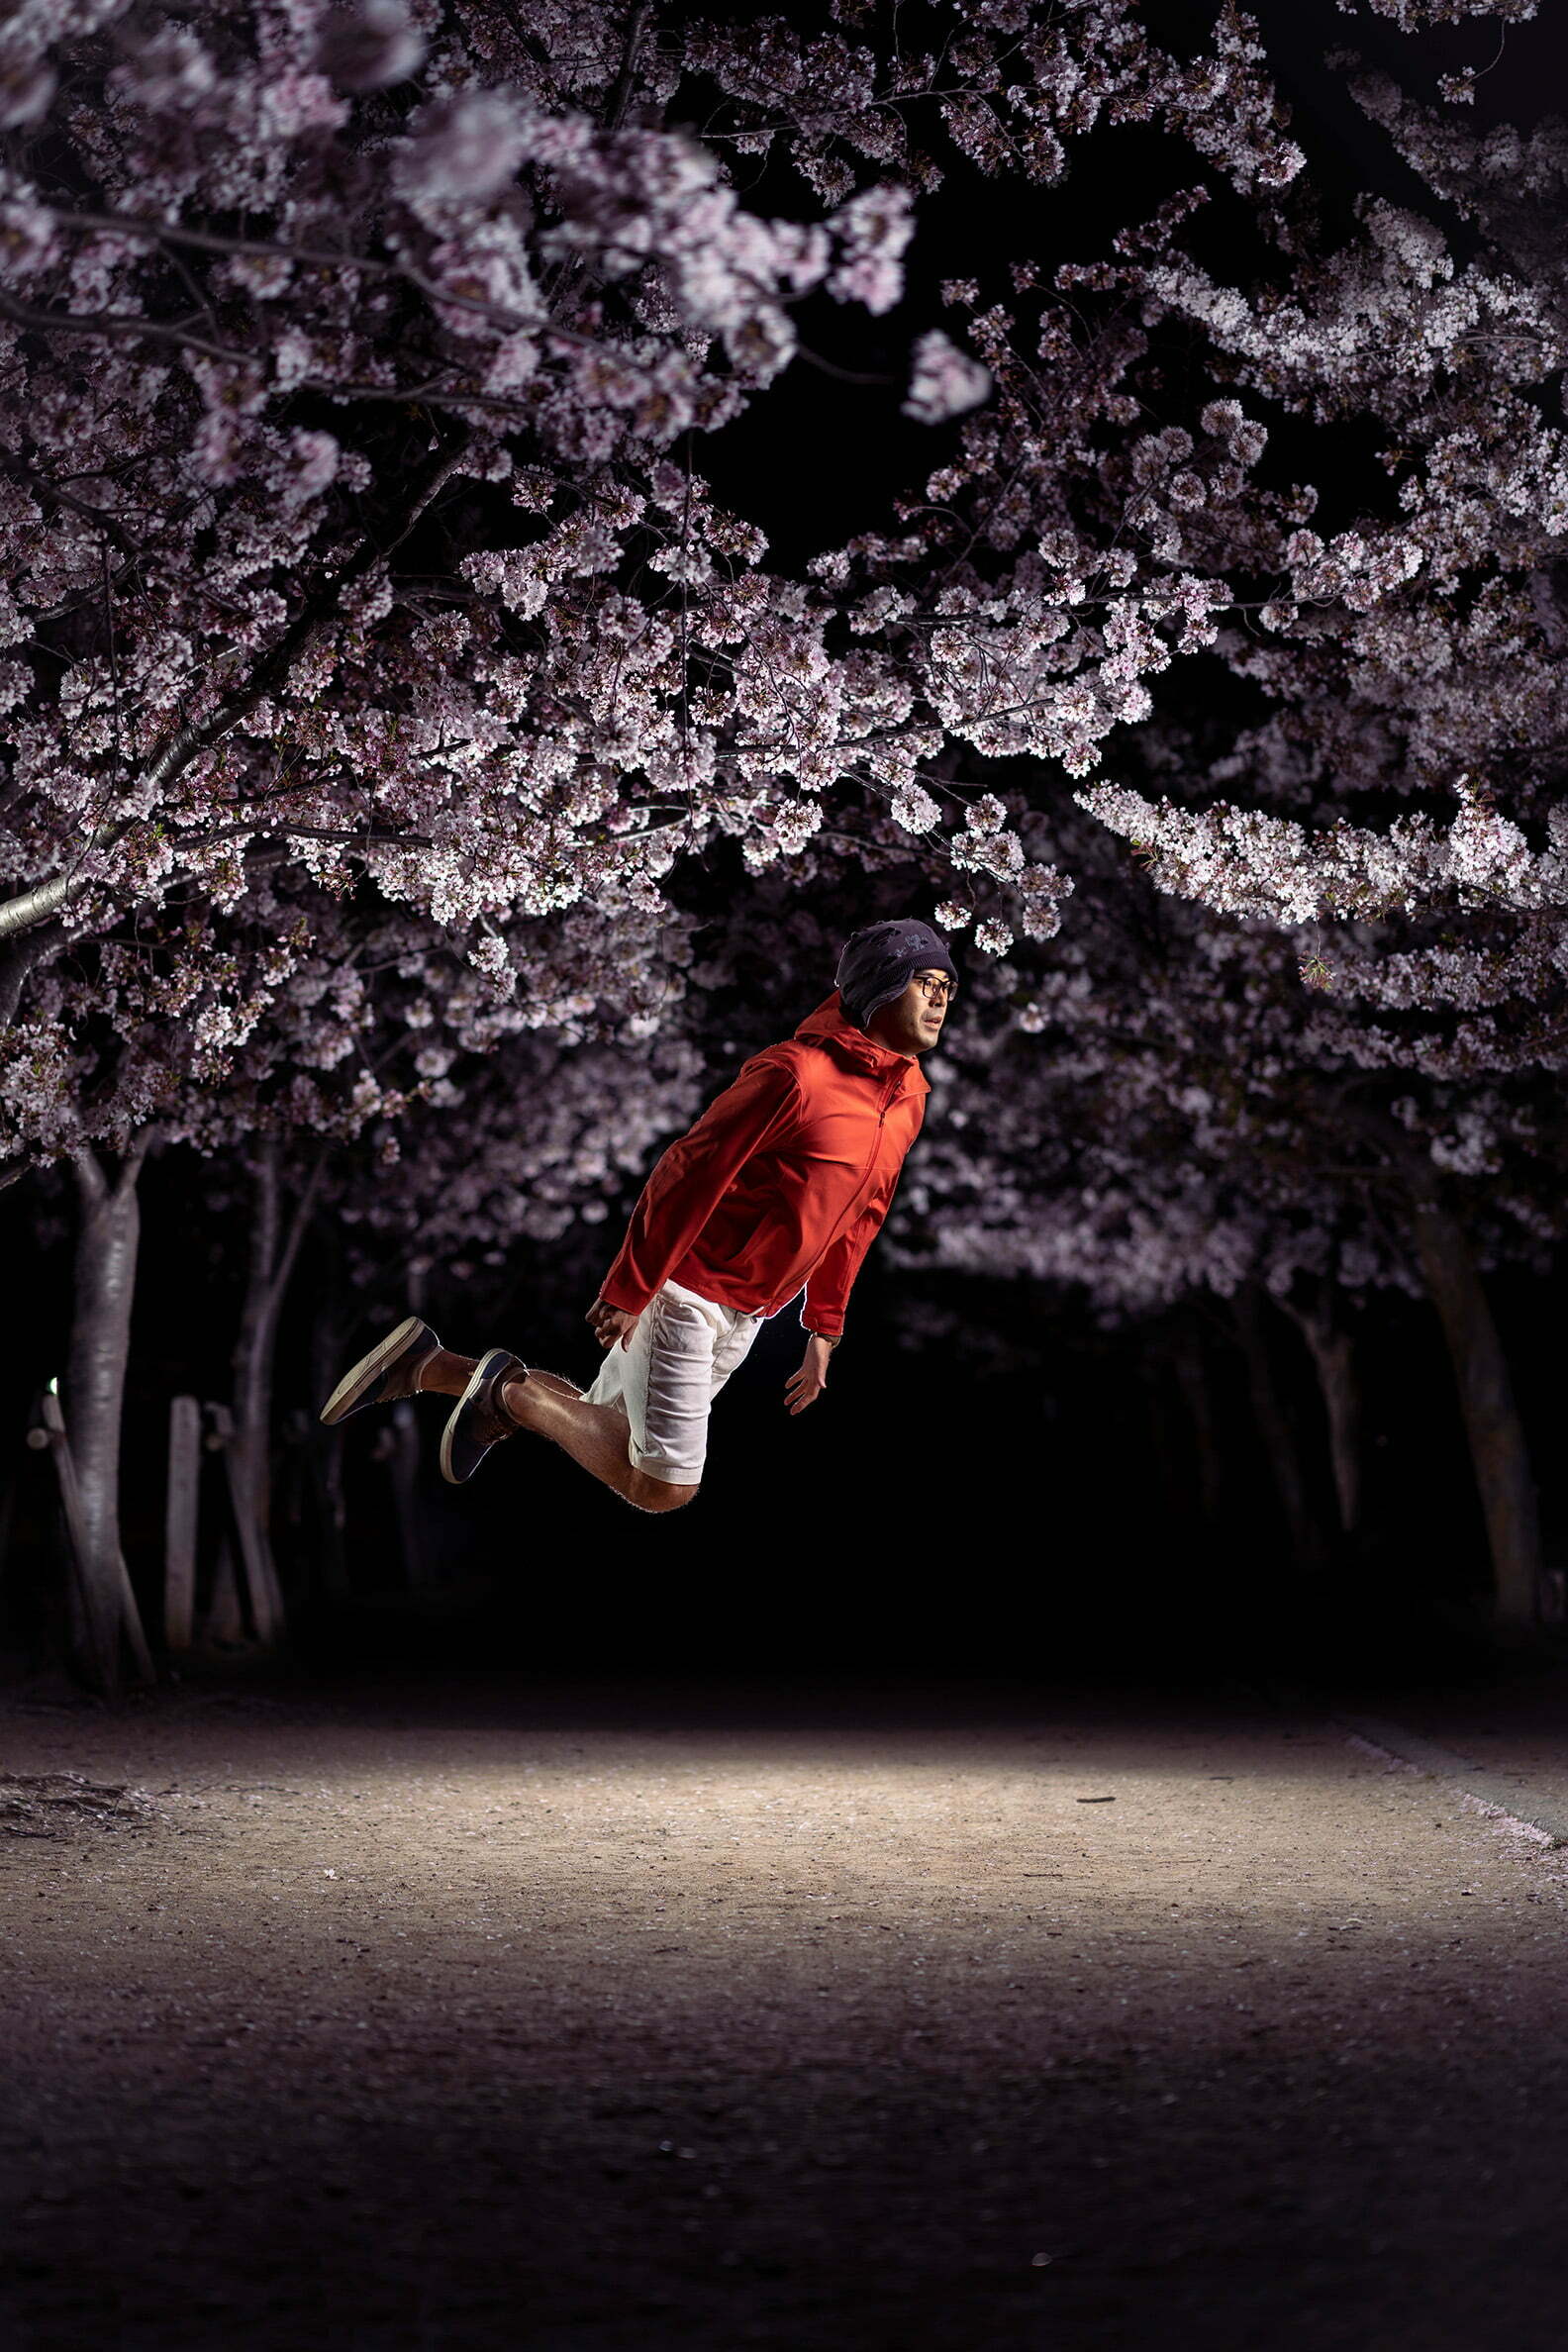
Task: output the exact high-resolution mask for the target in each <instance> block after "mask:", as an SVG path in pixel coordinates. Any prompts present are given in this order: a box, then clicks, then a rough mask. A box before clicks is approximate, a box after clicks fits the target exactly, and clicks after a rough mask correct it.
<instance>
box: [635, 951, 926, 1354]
mask: <svg viewBox="0 0 1568 2352" xmlns="http://www.w3.org/2000/svg"><path fill="white" fill-rule="evenodd" d="M930 1092H931V1087H930V1085H929V1084H928V1082H927V1080H926V1078H925V1077H924V1076H923V1075H922V1072H921V1066H920V1064H919V1062H918V1061H917V1060H916V1059H915V1057H914V1056H913V1054H908V1053H895V1052H894V1051H893V1049H892V1047H891V1046H889V1045H882V1044H879V1043H878V1042H877V1040H876V1038H875V1037H873V1036H870V1035H868V1034H867V1032H866V1031H865V1030H864V1029H856V1028H855V1026H854V1024H853V1023H852V1022H850V1021H847V1020H845V1018H844V1015H843V1013H842V1012H841V1010H840V1009H839V1002H838V992H837V990H836V989H834V991H833V995H832V996H831V997H827V998H825V999H824V1001H823V1003H822V1004H820V1005H819V1006H818V1007H817V1010H816V1012H815V1013H812V1014H809V1015H808V1016H807V1018H806V1020H804V1021H803V1022H802V1023H801V1025H800V1028H799V1029H797V1030H796V1031H795V1034H794V1036H793V1037H790V1038H788V1039H787V1040H786V1041H785V1042H784V1043H783V1044H780V1045H769V1046H768V1047H767V1048H766V1049H765V1050H764V1051H763V1052H761V1053H754V1054H753V1055H752V1056H751V1059H750V1060H749V1061H748V1062H745V1063H744V1064H743V1065H742V1066H741V1070H740V1074H739V1076H738V1077H737V1078H736V1079H735V1082H734V1084H733V1085H730V1086H727V1087H726V1088H725V1090H724V1093H723V1094H721V1095H716V1096H715V1098H714V1100H713V1101H712V1102H711V1103H710V1104H709V1106H708V1108H707V1110H706V1111H705V1112H704V1113H703V1115H702V1117H701V1119H699V1120H698V1122H697V1124H696V1126H695V1127H692V1128H691V1129H689V1131H688V1132H687V1133H686V1134H684V1135H681V1136H679V1137H678V1138H677V1140H676V1141H675V1142H673V1143H672V1144H670V1146H669V1148H668V1149H667V1150H666V1151H665V1153H664V1155H663V1157H662V1158H661V1159H660V1160H659V1162H658V1164H657V1165H656V1167H655V1168H654V1170H653V1173H652V1175H651V1176H650V1177H649V1178H648V1180H647V1183H646V1184H645V1185H644V1187H643V1189H642V1198H641V1199H640V1200H639V1201H638V1203H637V1208H636V1209H635V1210H634V1211H633V1214H632V1223H631V1225H630V1226H629V1227H628V1229H627V1237H626V1239H625V1241H624V1242H623V1243H622V1245H621V1250H620V1254H619V1256H618V1257H617V1258H616V1261H615V1264H614V1265H613V1266H612V1267H611V1269H610V1272H609V1274H608V1275H607V1276H606V1278H605V1281H604V1284H603V1287H602V1289H601V1291H600V1294H599V1295H600V1297H601V1298H602V1299H604V1300H605V1301H606V1303H607V1304H608V1305H609V1306H611V1307H620V1308H623V1309H624V1310H625V1311H626V1313H627V1314H628V1315H640V1314H641V1312H642V1310H643V1308H644V1307H645V1306H646V1305H647V1303H648V1301H649V1300H650V1299H651V1298H652V1297H653V1295H654V1293H655V1292H656V1291H657V1290H658V1289H659V1288H660V1286H661V1285H662V1284H663V1283H664V1282H666V1281H669V1280H674V1281H676V1282H679V1283H683V1284H684V1285H685V1287H686V1288H687V1289H688V1290H694V1291H696V1292H697V1293H698V1295H699V1296H700V1297H702V1298H705V1299H714V1300H716V1301H717V1302H718V1303H719V1304H720V1305H721V1306H724V1307H739V1308H741V1309H743V1310H744V1312H745V1313H746V1314H748V1315H777V1313H778V1311H779V1309H780V1308H781V1307H786V1306H788V1304H789V1302H790V1300H791V1299H793V1298H795V1297H797V1296H798V1295H799V1293H800V1291H801V1289H802V1287H803V1286H804V1289H805V1292H806V1305H805V1308H804V1309H803V1311H802V1314H801V1322H802V1323H804V1324H805V1326H806V1328H807V1330H808V1331H816V1332H820V1333H821V1334H822V1336H823V1337H824V1338H829V1339H832V1338H834V1337H836V1335H837V1334H838V1333H839V1332H840V1331H841V1330H842V1329H843V1318H844V1307H845V1304H846V1302H847V1300H848V1297H849V1291H850V1286H851V1285H852V1283H853V1281H854V1278H855V1276H856V1274H857V1273H858V1272H859V1270H860V1261H861V1259H862V1258H863V1257H864V1256H865V1253H866V1251H867V1249H868V1248H869V1247H870V1244H871V1241H872V1239H873V1238H874V1236H875V1234H876V1232H877V1229H878V1227H879V1226H880V1225H881V1223H882V1220H883V1218H884V1217H886V1215H887V1212H888V1204H889V1202H890V1201H891V1200H892V1198H893V1193H894V1188H895V1187H896V1185H897V1183H898V1179H899V1170H900V1168H901V1167H902V1166H903V1164H904V1154H905V1152H906V1151H908V1149H909V1147H910V1145H911V1144H912V1143H913V1142H914V1140H915V1137H916V1136H917V1135H918V1134H919V1132H920V1126H921V1121H922V1119H923V1118H924V1117H925V1113H926V1097H927V1096H928V1095H929V1094H930Z"/></svg>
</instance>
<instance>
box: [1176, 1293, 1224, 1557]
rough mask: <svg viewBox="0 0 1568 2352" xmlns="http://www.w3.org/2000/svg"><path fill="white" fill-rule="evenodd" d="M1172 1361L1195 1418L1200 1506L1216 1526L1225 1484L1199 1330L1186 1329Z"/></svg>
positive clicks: (1210, 1523) (1178, 1382)
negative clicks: (1197, 1331)
mask: <svg viewBox="0 0 1568 2352" xmlns="http://www.w3.org/2000/svg"><path fill="white" fill-rule="evenodd" d="M1173 1361H1174V1363H1175V1367H1176V1381H1177V1385H1178V1387H1179V1388H1180V1390H1181V1393H1182V1401H1183V1403H1184V1404H1185V1405H1186V1407H1187V1413H1188V1417H1189V1419H1190V1420H1191V1421H1192V1428H1193V1442H1194V1446H1195V1448H1196V1451H1197V1457H1198V1507H1199V1510H1200V1512H1201V1514H1202V1516H1203V1518H1204V1519H1205V1520H1206V1521H1207V1522H1208V1524H1209V1525H1210V1526H1213V1525H1214V1523H1215V1521H1216V1520H1217V1519H1219V1517H1220V1505H1221V1500H1222V1498H1223V1495H1224V1492H1225V1485H1224V1480H1223V1478H1222V1475H1221V1467H1220V1442H1219V1437H1218V1434H1217V1431H1216V1427H1215V1410H1214V1396H1213V1392H1212V1391H1211V1389H1210V1385H1209V1371H1208V1366H1207V1364H1206V1362H1205V1360H1204V1346H1203V1341H1202V1339H1201V1338H1200V1337H1199V1336H1198V1334H1197V1333H1196V1332H1194V1331H1190V1330H1189V1331H1183V1333H1182V1334H1181V1337H1180V1338H1179V1339H1178V1340H1177V1342H1176V1347H1175V1352H1174V1357H1173Z"/></svg>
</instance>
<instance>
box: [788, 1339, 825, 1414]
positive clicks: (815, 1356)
mask: <svg viewBox="0 0 1568 2352" xmlns="http://www.w3.org/2000/svg"><path fill="white" fill-rule="evenodd" d="M832 1354H833V1343H832V1341H831V1340H828V1339H819V1338H818V1336H817V1334H816V1332H815V1331H813V1333H812V1335H811V1337H810V1338H809V1339H808V1340H807V1342H806V1361H805V1362H804V1363H803V1364H802V1366H801V1368H800V1370H799V1371H798V1372H792V1373H791V1374H790V1376H789V1378H788V1380H786V1381H785V1383H784V1394H785V1396H786V1397H787V1398H788V1399H789V1410H790V1412H791V1413H804V1412H805V1410H806V1408H807V1406H808V1405H815V1404H816V1402H817V1400H818V1398H819V1397H820V1396H821V1395H822V1393H823V1390H824V1389H825V1388H826V1387H827V1386H828V1364H829V1359H830V1357H831V1356H832Z"/></svg>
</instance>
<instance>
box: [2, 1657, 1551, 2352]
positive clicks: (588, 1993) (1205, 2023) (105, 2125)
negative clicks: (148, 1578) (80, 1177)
mask: <svg viewBox="0 0 1568 2352" xmlns="http://www.w3.org/2000/svg"><path fill="white" fill-rule="evenodd" d="M857 1717H858V1718H859V1719H856V1718H857ZM64 1774H77V1775H81V1776H84V1778H85V1780H86V1781H87V1782H89V1783H94V1784H98V1785H99V1786H100V1787H103V1788H108V1789H113V1788H115V1787H119V1786H129V1788H130V1789H131V1791H132V1795H131V1796H129V1797H123V1798H115V1797H113V1796H108V1797H102V1798H99V1799H98V1800H96V1801H87V1803H86V1804H85V1805H84V1802H83V1799H84V1792H83V1791H82V1789H81V1788H80V1787H79V1786H78V1784H77V1783H74V1782H69V1781H63V1780H59V1779H57V1778H51V1777H50V1776H59V1775H64ZM8 1776H9V1777H8ZM30 1783H31V1785H29V1784H30ZM139 1791H140V1792H143V1793H144V1795H143V1796H142V1797H141V1798H140V1799H139V1798H138V1796H137V1795H136V1792H139ZM61 1799H63V1800H65V1802H63V1803H60V1802H56V1801H57V1800H61ZM94 1804H96V1808H97V1810H96V1811H94V1810H92V1807H93V1805H94ZM6 1830H9V1831H10V1832H11V1833H10V1834H0V1926H3V1936H4V1945H3V1971H4V1972H3V1976H0V2000H3V2005H4V2009H3V2013H4V2016H5V2049H6V2065H5V2078H6V2091H5V2101H4V2115H3V2122H0V2175H3V2185H4V2189H5V2198H6V2205H7V2209H8V2215H9V2219H8V2225H7V2229H6V2236H5V2241H4V2250H3V2258H0V2342H3V2343H4V2345H5V2346H6V2352H13V2348H15V2352H83V2348H85V2347H88V2346H91V2347H93V2348H94V2352H98V2348H103V2347H121V2346H124V2347H126V2348H127V2352H133V2348H134V2352H144V2348H147V2347H152V2346H157V2347H160V2348H161V2347H165V2346H167V2347H174V2346H181V2347H184V2346H204V2347H205V2346H209V2345H210V2346H223V2347H226V2348H227V2347H229V2346H237V2347H251V2346H260V2345H265V2346H268V2347H273V2346H275V2347H278V2348H279V2352H282V2348H284V2347H287V2348H288V2352H312V2348H314V2347H317V2346H321V2347H328V2346H330V2347H332V2348H333V2352H372V2348H373V2352H382V2348H383V2347H394V2346H396V2347H404V2346H407V2347H410V2348H411V2352H413V2348H415V2347H418V2348H421V2352H423V2348H424V2347H428V2346H452V2347H468V2346H474V2347H491V2346H495V2347H497V2348H500V2347H506V2352H664V2348H665V2347H670V2348H671V2352H674V2348H675V2347H680V2348H681V2352H687V2348H688V2347H699V2348H701V2352H732V2348H733V2347H739V2346H749V2345H765V2346H772V2347H776V2348H777V2352H802V2348H804V2347H809V2346H816V2345H824V2346H833V2347H847V2348H848V2352H928V2348H931V2352H1015V2348H1016V2352H1026V2348H1028V2352H1036V2348H1039V2352H1043V2348H1044V2347H1046V2346H1050V2347H1052V2348H1053V2352H1062V2348H1063V2347H1067V2348H1069V2352H1077V2348H1078V2347H1080V2346H1081V2347H1090V2346H1093V2347H1095V2348H1096V2352H1099V2348H1100V2347H1103V2346H1104V2347H1118V2348H1120V2347H1130V2346H1137V2347H1141V2346H1143V2345H1145V2344H1147V2345H1154V2344H1156V2343H1157V2344H1159V2345H1161V2346H1164V2345H1168V2344H1175V2343H1180V2344H1181V2345H1182V2346H1183V2347H1184V2348H1185V2347H1188V2346H1193V2347H1218V2348H1224V2352H1241V2348H1243V2347H1246V2348H1249V2352H1250V2348H1252V2347H1256V2348H1257V2352H1265V2348H1267V2352H1274V2348H1275V2347H1281V2346H1283V2347H1297V2346H1300V2347H1302V2348H1303V2352H1305V2348H1306V2347H1308V2346H1312V2347H1314V2352H1322V2348H1323V2347H1325V2346H1329V2347H1333V2346H1342V2347H1345V2348H1346V2352H1351V2348H1353V2352H1477V2348H1478V2347H1480V2346H1481V2345H1483V2344H1484V2343H1486V2342H1488V2341H1498V2340H1501V2341H1503V2342H1505V2343H1507V2344H1508V2346H1509V2347H1510V2352H1535V2348H1536V2347H1539V2348H1540V2352H1547V2348H1548V2347H1550V2352H1559V2348H1560V2345H1561V2342H1562V2334H1563V2316H1562V2314H1563V2307H1564V2305H1563V2297H1564V2290H1565V2287H1568V2252H1565V2250H1564V2241H1563V2233H1562V2228H1561V2218H1560V2213H1561V2195H1562V2190H1561V2184H1562V2180H1563V2178H1564V2177H1565V2171H1568V2097H1565V2094H1568V1995H1565V1991H1564V1984H1565V1975H1564V1967H1563V1959H1564V1950H1563V1946H1564V1927H1565V1906H1568V1855H1565V1854H1563V1853H1553V1852H1549V1851H1546V1850H1544V1849H1543V1848H1542V1847H1541V1846H1540V1845H1538V1844H1532V1843H1530V1842H1529V1841H1527V1840H1522V1839H1519V1837H1517V1836H1514V1835H1512V1834H1510V1833H1509V1832H1508V1831H1507V1830H1506V1829H1500V1828H1499V1826H1497V1825H1496V1824H1495V1823H1493V1822H1490V1821H1488V1820H1486V1819H1484V1818H1482V1817H1480V1816H1479V1815H1478V1814H1476V1813H1473V1812H1471V1811H1469V1810H1467V1809H1466V1807H1465V1806H1464V1805H1463V1803H1462V1801H1461V1800H1460V1798H1459V1797H1458V1795H1457V1793H1456V1792H1455V1791H1453V1790H1452V1789H1445V1788H1440V1787H1438V1786H1436V1785H1435V1784H1433V1783H1432V1782H1430V1781H1428V1780H1423V1779H1421V1778H1420V1777H1418V1776H1416V1775H1414V1774H1411V1773H1409V1772H1400V1771H1396V1770H1391V1769H1390V1768H1389V1767H1388V1765H1387V1763H1386V1761H1384V1760H1382V1759H1380V1758H1378V1757H1375V1756H1373V1755H1371V1754H1369V1753H1367V1752H1365V1751H1363V1750H1358V1749H1357V1748H1355V1747H1354V1746H1352V1745H1350V1744H1349V1743H1347V1742H1346V1740H1345V1739H1344V1738H1343V1737H1342V1736H1340V1735H1336V1734H1335V1733H1334V1732H1332V1731H1331V1730H1329V1729H1327V1728H1325V1727H1324V1726H1323V1725H1322V1724H1321V1723H1318V1722H1315V1721H1312V1720H1300V1721H1297V1722H1294V1723H1293V1722H1291V1721H1289V1720H1282V1719H1280V1718H1277V1717H1273V1716H1270V1715H1268V1714H1267V1712H1266V1711H1264V1710H1263V1709H1262V1708H1261V1707H1259V1708H1258V1709H1257V1710H1255V1711H1252V1712H1250V1713H1249V1712H1248V1711H1247V1710H1246V1709H1245V1708H1244V1707H1241V1706H1236V1707H1233V1708H1224V1707H1220V1706H1210V1707H1207V1708H1205V1707H1200V1706H1194V1707H1192V1708H1188V1709H1183V1708H1181V1707H1176V1706H1172V1705H1171V1704H1170V1703H1169V1702H1168V1701H1166V1702H1152V1703H1144V1702H1132V1701H1128V1702H1127V1703H1125V1704H1124V1705H1122V1706H1121V1707H1119V1708H1115V1709H1114V1708H1112V1707H1111V1706H1110V1705H1108V1704H1107V1703H1105V1702H1103V1701H1096V1702H1077V1703H1071V1702H1065V1701H1062V1700H1060V1699H1052V1698H1050V1697H1049V1696H1048V1695H1047V1696H1043V1697H1042V1698H1041V1699H1040V1700H1039V1701H1038V1703H1037V1704H1036V1705H1035V1706H1034V1707H1033V1708H1032V1709H1030V1708H1027V1707H1025V1706H1024V1705H1023V1704H1022V1703H1020V1702H1019V1701H1018V1700H1017V1698H1016V1697H1015V1698H1014V1699H1013V1700H1011V1701H1008V1702H995V1703H993V1702H982V1701H980V1700H976V1701H975V1702H974V1703H973V1705H972V1706H971V1705H970V1704H969V1703H968V1702H965V1701H963V1700H961V1699H959V1700H953V1699H951V1698H949V1699H948V1701H947V1702H946V1703H945V1704H944V1705H943V1704H941V1703H932V1702H929V1701H923V1700H920V1699H918V1698H911V1699H905V1700H900V1699H898V1698H896V1697H889V1696H888V1695H886V1694H884V1695H882V1696H880V1697H873V1698H872V1699H870V1700H868V1701H866V1702H865V1703H864V1704H863V1706H860V1707H856V1706H854V1705H852V1704H851V1703H850V1702H849V1701H847V1700H840V1701H837V1702H834V1703H833V1705H831V1706H816V1707H814V1706H811V1705H809V1704H807V1703H804V1702H797V1701H788V1700H785V1699H782V1698H775V1699H773V1700H771V1701H767V1702H762V1701H757V1700H754V1699H747V1698H746V1697H745V1696H744V1695H743V1694H742V1695H740V1696H739V1697H737V1698H736V1700H735V1704H734V1706H733V1709H732V1711H731V1715H730V1717H729V1718H728V1719H726V1718H725V1717H723V1716H722V1715H719V1714H717V1713H716V1712H715V1711H714V1710H713V1708H712V1706H711V1705H710V1707H709V1709H708V1712H707V1715H706V1717H703V1716H701V1715H699V1714H698V1713H697V1712H696V1711H695V1710H694V1708H692V1707H690V1706H686V1705H683V1704H682V1703H681V1702H679V1701H678V1700H674V1699H668V1698H666V1699H665V1700H664V1701H663V1702H662V1703H655V1702H654V1701H652V1700H649V1699H647V1698H645V1697H644V1698H642V1699H640V1700H638V1699H636V1698H628V1699H624V1700H617V1699H616V1698H615V1697H614V1696H613V1695H610V1696H607V1695H603V1694H601V1695H599V1696H598V1697H585V1696H573V1695H572V1694H569V1693H568V1694H564V1695H562V1694H554V1695H551V1694H540V1693H537V1692H536V1693H530V1692H527V1691H523V1690H517V1691H514V1692H512V1693H510V1694H508V1693H505V1692H501V1691H497V1690H487V1691H483V1692H481V1691H479V1690H477V1689H471V1690H469V1691H468V1692H467V1693H466V1694H464V1693H459V1694H458V1695H457V1696H456V1697H455V1698H454V1697H453V1695H452V1693H451V1692H450V1690H446V1691H421V1690H419V1689H417V1688H412V1687H407V1686H405V1687H404V1688H402V1689H401V1690H400V1691H398V1692H390V1691H383V1692H382V1693H380V1694H374V1693H372V1694H369V1695H364V1694H361V1695H360V1696H359V1697H358V1698H355V1699H351V1700H350V1699H342V1700H339V1701H336V1702H329V1701H326V1700H321V1701H305V1700H301V1701H297V1702H291V1703H286V1704H282V1705H278V1704H274V1705H272V1706H263V1705H258V1704H256V1703H254V1702H240V1703H237V1704H234V1705H230V1706H225V1705H220V1704H203V1705H192V1704H185V1705H183V1706H181V1705H175V1706H169V1705H160V1706H158V1707H156V1708H152V1709H149V1710H147V1711H146V1712H141V1713H138V1714H134V1715H128V1716H123V1717H121V1718H119V1719H111V1718H108V1717H105V1716H102V1715H84V1714H81V1713H72V1714H66V1713H49V1712H23V1711H17V1710H15V1709H12V1710H10V1711H7V1712H3V1713H0V1832H4V1831H6ZM45 1832H49V1833H48V1834H46V1833H45Z"/></svg>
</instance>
